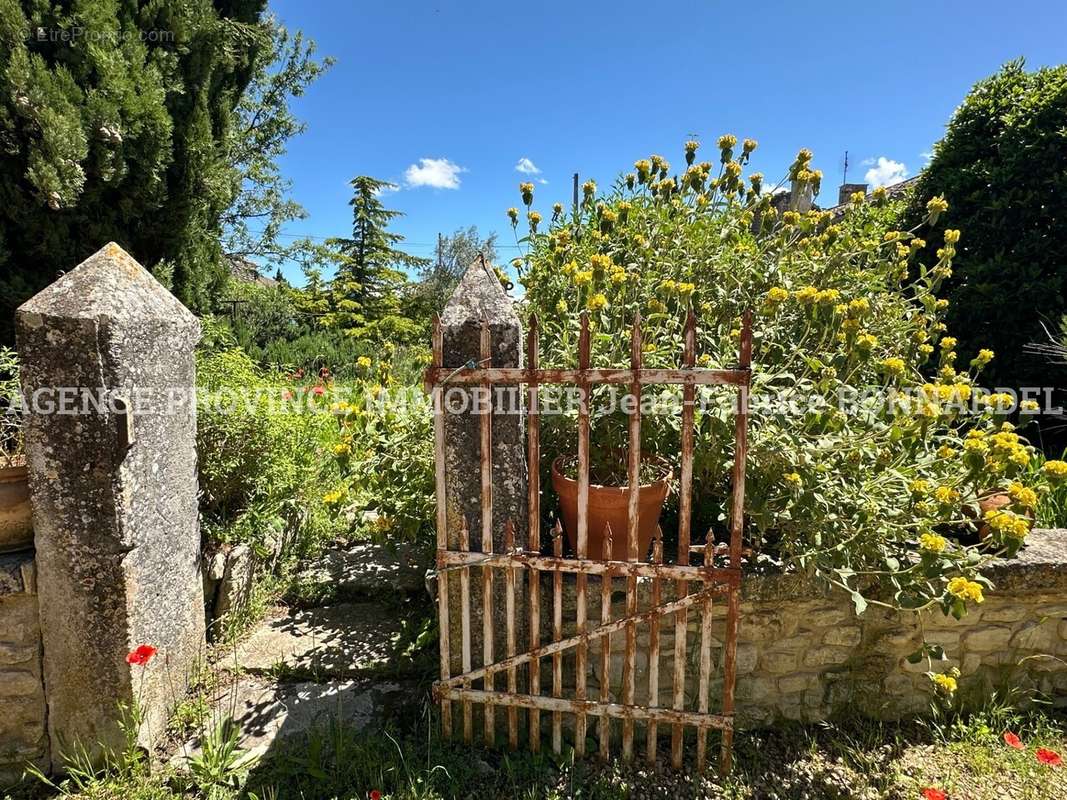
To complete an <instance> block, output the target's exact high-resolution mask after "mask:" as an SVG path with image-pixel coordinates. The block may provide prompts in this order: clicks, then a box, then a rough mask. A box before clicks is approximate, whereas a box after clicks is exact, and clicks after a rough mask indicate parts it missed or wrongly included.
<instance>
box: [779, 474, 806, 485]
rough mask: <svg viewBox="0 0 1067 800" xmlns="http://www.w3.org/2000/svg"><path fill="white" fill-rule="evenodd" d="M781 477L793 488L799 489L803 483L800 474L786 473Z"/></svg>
mask: <svg viewBox="0 0 1067 800" xmlns="http://www.w3.org/2000/svg"><path fill="white" fill-rule="evenodd" d="M783 477H784V478H785V482H786V483H788V484H789V485H790V486H792V487H794V488H797V487H799V486H800V485H801V484H802V483H803V480H802V479H801V477H800V473H798V472H788V473H786V474H785V475H784V476H783Z"/></svg>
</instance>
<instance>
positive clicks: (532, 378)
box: [424, 367, 748, 386]
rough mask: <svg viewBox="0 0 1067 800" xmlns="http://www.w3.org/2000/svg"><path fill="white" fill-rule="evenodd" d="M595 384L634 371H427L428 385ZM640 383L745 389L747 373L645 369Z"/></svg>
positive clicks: (625, 378) (624, 378) (625, 379)
mask: <svg viewBox="0 0 1067 800" xmlns="http://www.w3.org/2000/svg"><path fill="white" fill-rule="evenodd" d="M583 379H584V380H586V381H588V383H590V384H594V383H623V384H625V383H631V384H632V383H633V382H634V370H632V369H613V368H603V367H590V368H588V369H585V370H583V369H581V368H579V369H531V368H528V367H488V368H484V369H480V368H470V367H462V368H460V369H444V368H441V367H430V368H429V369H428V370H426V376H425V379H424V380H425V382H426V384H427V385H430V386H434V385H436V384H455V385H458V386H471V385H479V384H482V383H484V382H485V381H486V380H488V381H489V382H490V383H495V384H501V385H504V386H508V385H510V386H515V385H518V384H521V383H526V384H529V383H537V384H546V383H547V384H575V385H578V384H580V383H581V382H582V380H583ZM640 379H641V383H643V384H645V385H646V386H647V385H648V384H652V383H656V384H659V383H662V384H680V385H689V384H692V385H694V386H745V385H747V384H748V371H747V370H743V369H703V368H692V369H662V368H659V367H644V368H642V369H641V370H640Z"/></svg>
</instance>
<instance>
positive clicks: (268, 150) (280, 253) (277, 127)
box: [222, 19, 333, 263]
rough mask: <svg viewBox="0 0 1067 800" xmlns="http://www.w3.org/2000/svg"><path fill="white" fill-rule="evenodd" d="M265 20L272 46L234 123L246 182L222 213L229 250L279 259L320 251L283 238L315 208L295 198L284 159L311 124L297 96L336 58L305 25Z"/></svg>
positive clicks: (234, 149) (234, 150) (232, 155)
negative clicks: (293, 28)
mask: <svg viewBox="0 0 1067 800" xmlns="http://www.w3.org/2000/svg"><path fill="white" fill-rule="evenodd" d="M264 27H266V28H267V29H268V30H269V32H270V41H269V46H267V47H264V48H262V49H261V50H259V51H257V52H256V54H255V61H254V63H253V67H252V79H251V81H250V83H249V84H248V87H247V88H246V89H245V91H244V92H243V93H242V95H241V99H240V102H238V104H237V108H236V110H235V114H236V119H235V121H234V124H233V125H232V127H231V128H230V130H229V141H228V143H227V151H228V154H229V160H230V165H231V168H232V169H233V170H234V173H235V174H234V178H233V179H234V180H235V182H236V183H237V184H238V186H239V188H238V190H237V193H236V195H235V197H234V199H233V202H232V203H231V205H230V207H229V208H228V209H226V211H225V213H224V214H223V216H222V228H223V249H224V251H225V252H226V254H227V255H229V256H241V257H244V258H252V257H261V258H267V259H270V260H271V261H273V262H275V263H278V262H283V261H286V260H291V259H299V258H301V257H302V256H305V255H313V254H314V251H315V246H314V245H313V244H311V243H310V242H308V241H306V240H299V241H296V242H291V243H283V242H281V241H280V240H279V234H280V233H281V229H282V227H283V226H284V225H285V224H286V223H288V222H291V221H293V220H297V219H304V218H305V217H306V216H307V213H306V212H305V211H304V209H303V208H302V207H301V206H300V205H299V204H298V203H296V202H295V201H294V200H292V199H291V198H290V197H289V191H290V189H291V186H292V185H291V181H289V180H287V179H286V178H284V177H283V176H282V174H281V170H280V169H279V167H278V160H279V159H280V158H281V157H282V156H284V155H285V152H286V148H287V146H288V144H289V141H290V140H291V139H293V138H294V137H296V136H299V135H300V134H302V133H303V132H304V131H305V130H306V129H307V125H306V124H305V123H304V122H302V121H300V120H298V119H297V118H296V117H295V116H294V115H293V113H292V111H291V110H290V108H289V102H290V101H291V100H292V99H293V98H296V97H301V96H302V95H303V94H304V92H305V91H306V90H307V88H308V87H309V86H310V85H311V84H312V83H314V82H315V81H316V80H318V79H319V78H320V77H321V76H322V74H323V73H324V72H325V71H326V70H328V69H329V68H330V67H331V66H332V65H333V59H332V58H325V59H323V60H322V61H318V60H316V59H315V43H314V42H313V41H311V40H309V39H305V38H304V36H303V34H302V33H301V32H300V31H297V32H296V33H289V31H287V30H286V29H285V28H284V27H282V26H281V25H279V24H278V23H277V22H276V21H275V20H274V19H268V20H266V21H265V22H264ZM253 226H254V228H253Z"/></svg>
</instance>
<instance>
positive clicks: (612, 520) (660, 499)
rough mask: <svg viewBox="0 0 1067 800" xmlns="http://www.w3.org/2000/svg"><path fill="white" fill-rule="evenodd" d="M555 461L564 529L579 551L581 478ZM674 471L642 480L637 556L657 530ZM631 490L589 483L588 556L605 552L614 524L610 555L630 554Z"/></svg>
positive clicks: (623, 557)
mask: <svg viewBox="0 0 1067 800" xmlns="http://www.w3.org/2000/svg"><path fill="white" fill-rule="evenodd" d="M562 460H563V458H562V456H561V457H560V458H557V459H556V460H555V461H553V462H552V487H553V488H554V489H555V490H556V494H558V495H559V505H560V511H561V512H562V515H563V530H564V531H566V532H567V541H569V542H570V545H571V549H572V550H573V551H574V552H575V553H577V552H578V481H576V480H574V479H573V478H568V477H567V476H566V475H564V474H563V471H562V469H561V462H562ZM671 475H672V473H671V471H670V470H667V471H666V474H665V475H664V476H663V478H662V479H661V480H658V481H656V482H655V483H645V484H641V486H640V488H639V490H638V511H637V519H638V522H637V558H638V560H639V561H643V560H645V558H646V557H647V556H648V549H649V547H650V546H651V544H652V537H653V536H655V534H656V526H657V525H658V524H659V517H660V514H661V513H662V512H663V503H664V501H665V500H666V499H667V489H668V484H669V482H670V479H671ZM629 502H630V490H629V488H628V487H626V486H600V485H597V484H590V485H589V510H588V525H589V527H588V534H587V542H586V557H588V558H601V557H602V556H603V553H604V529H605V526H606V525H611V557H612V559H613V560H615V561H625V560H626V558H627V541H626V536H627V531H628V530H629V520H630V514H629Z"/></svg>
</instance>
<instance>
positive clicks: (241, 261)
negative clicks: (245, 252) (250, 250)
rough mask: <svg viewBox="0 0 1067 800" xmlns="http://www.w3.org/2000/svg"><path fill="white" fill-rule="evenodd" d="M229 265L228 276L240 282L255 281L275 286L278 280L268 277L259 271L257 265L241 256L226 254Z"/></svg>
mask: <svg viewBox="0 0 1067 800" xmlns="http://www.w3.org/2000/svg"><path fill="white" fill-rule="evenodd" d="M226 259H227V261H228V262H229V265H230V277H231V278H233V279H234V280H236V281H241V283H255V284H258V285H260V286H277V285H278V281H276V280H274V278H268V277H267V276H266V275H263V274H261V273H260V271H259V265H258V264H256V263H255V262H253V261H249V260H248V259H247V258H243V257H241V256H227V257H226Z"/></svg>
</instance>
